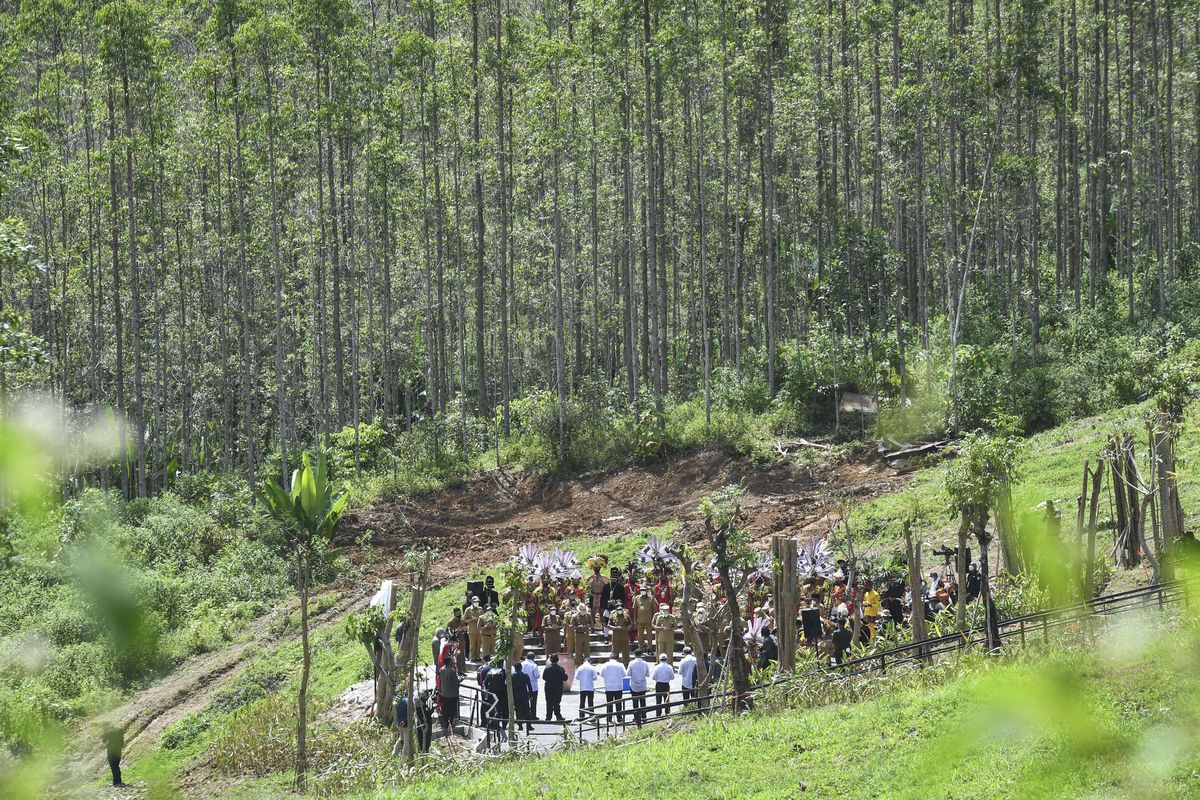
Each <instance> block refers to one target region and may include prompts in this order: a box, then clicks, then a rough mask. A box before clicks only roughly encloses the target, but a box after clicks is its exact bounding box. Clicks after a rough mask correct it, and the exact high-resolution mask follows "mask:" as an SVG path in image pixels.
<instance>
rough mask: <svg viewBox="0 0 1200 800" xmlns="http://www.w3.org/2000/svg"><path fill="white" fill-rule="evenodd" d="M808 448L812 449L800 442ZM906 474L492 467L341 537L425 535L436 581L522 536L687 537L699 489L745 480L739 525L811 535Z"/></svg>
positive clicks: (696, 533) (716, 457) (713, 461)
mask: <svg viewBox="0 0 1200 800" xmlns="http://www.w3.org/2000/svg"><path fill="white" fill-rule="evenodd" d="M805 455H810V454H808V453H807V452H806V453H805ZM907 480H908V479H907V477H905V476H903V475H898V474H896V472H895V470H893V469H891V468H889V467H888V466H886V465H885V464H883V463H882V462H881V461H880V460H879V459H878V458H876V457H875V456H874V455H871V454H863V455H834V454H828V453H825V452H819V453H818V454H817V455H816V459H815V460H814V461H811V462H810V461H808V460H805V459H804V458H785V459H783V460H781V461H779V462H778V463H775V464H772V465H770V466H766V467H763V466H759V465H756V464H754V463H752V462H751V461H749V460H748V459H745V458H742V457H740V456H739V455H737V454H736V453H734V452H731V451H729V450H726V449H719V448H703V449H698V450H691V451H687V452H684V453H681V454H678V455H675V456H673V457H669V458H666V459H663V460H662V461H658V462H655V463H653V464H648V465H637V466H628V467H622V468H619V469H615V470H609V471H605V472H597V473H593V474H589V475H584V476H582V477H577V478H570V479H566V478H545V477H536V476H530V475H523V474H520V473H508V474H490V475H484V476H479V477H475V478H472V479H470V480H468V481H466V482H464V483H463V484H461V485H459V486H456V487H452V488H449V489H446V490H444V491H441V492H438V493H436V494H432V495H429V496H425V497H418V498H414V499H400V500H396V501H391V502H385V503H380V504H377V505H376V506H375V507H373V508H371V509H368V510H363V511H357V512H354V513H352V514H349V515H347V517H346V519H345V521H344V524H343V526H342V533H341V534H340V537H339V541H340V543H341V544H343V545H349V544H351V543H352V542H353V541H354V538H355V537H357V536H360V535H361V534H362V533H364V532H365V531H367V530H371V531H373V532H374V537H373V542H374V545H375V546H376V547H377V548H378V549H379V550H380V551H382V552H383V553H385V554H398V553H399V552H402V551H403V550H405V549H407V548H410V547H413V546H416V545H429V546H431V547H433V548H434V549H435V550H437V551H438V552H439V553H441V554H443V555H444V556H446V557H444V558H441V559H439V560H438V562H437V566H436V570H437V577H438V578H439V579H450V578H458V577H462V576H463V575H466V574H468V573H469V572H471V571H472V570H474V569H476V568H480V567H489V566H492V565H494V564H497V563H499V562H501V561H503V560H505V559H506V558H508V557H509V556H511V555H513V554H514V553H516V551H517V549H518V548H519V547H520V546H521V545H522V544H525V543H526V542H537V543H539V544H551V543H554V542H557V541H562V540H563V539H574V538H580V537H595V538H601V537H607V536H613V535H616V534H619V533H622V532H625V531H629V530H633V529H639V528H645V527H650V526H656V525H661V524H663V523H665V522H669V521H672V520H676V521H678V522H679V523H680V527H681V533H682V534H683V536H685V537H686V538H688V539H690V540H697V539H699V537H700V536H701V534H702V528H701V517H700V512H699V503H700V499H701V498H702V497H704V496H705V495H707V494H710V493H712V492H713V491H714V490H716V489H719V488H720V487H722V486H725V485H728V484H731V483H744V484H745V486H746V497H745V500H744V502H743V504H742V508H743V512H744V524H745V525H746V526H747V528H748V529H749V530H750V531H751V533H752V534H753V535H754V538H755V539H756V540H760V541H761V540H764V539H766V538H767V537H769V536H770V535H771V534H775V533H785V534H790V535H793V536H799V537H804V538H808V537H811V536H818V535H821V534H823V533H825V532H826V531H827V530H828V529H829V527H830V525H831V523H832V522H833V521H835V520H836V519H837V512H836V503H835V502H834V498H835V496H836V495H838V494H842V495H852V496H854V497H856V498H858V499H859V500H866V499H870V498H872V497H875V496H878V495H880V494H884V493H887V492H892V491H896V490H897V489H899V488H901V487H903V486H904V485H905V484H906V483H907Z"/></svg>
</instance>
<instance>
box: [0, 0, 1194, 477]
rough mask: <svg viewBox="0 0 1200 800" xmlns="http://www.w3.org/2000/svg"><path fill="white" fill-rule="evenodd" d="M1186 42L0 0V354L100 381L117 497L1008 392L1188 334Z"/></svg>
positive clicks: (950, 424) (29, 371)
mask: <svg viewBox="0 0 1200 800" xmlns="http://www.w3.org/2000/svg"><path fill="white" fill-rule="evenodd" d="M1198 63H1200V11H1198V9H1197V5H1196V2H1195V0H1167V1H1166V2H1154V0H1128V1H1127V2H1122V3H1105V4H1099V3H1078V2H1076V1H1075V0H1028V1H1023V2H1012V1H1011V0H1000V1H999V2H996V3H981V2H958V3H950V4H936V3H914V2H909V1H908V0H891V2H889V3H885V2H881V1H880V0H859V1H858V2H849V0H838V2H834V1H833V0H828V2H812V0H802V2H795V3H782V2H779V0H762V1H761V2H758V3H746V2H739V0H642V2H641V3H629V2H621V0H616V1H615V2H614V1H613V0H581V2H572V1H571V0H568V2H566V3H559V2H547V3H539V4H532V3H523V2H513V1H512V0H468V1H467V2H459V1H458V0H414V1H413V2H396V1H395V0H369V1H368V0H355V2H348V1H344V0H297V1H296V2H279V1H278V0H267V1H266V2H239V0H217V1H216V2H211V1H210V0H199V1H198V2H194V3H177V2H170V1H169V0H148V2H141V1H140V0H113V1H112V2H108V3H96V2H92V3H82V2H75V1H74V0H31V1H30V2H22V3H6V4H4V7H3V10H2V11H0V120H2V121H3V131H0V134H2V135H0V143H2V145H3V146H2V147H0V220H2V221H0V335H2V336H3V337H4V338H3V339H2V340H0V392H16V391H19V390H27V389H40V390H43V391H48V392H50V393H51V394H53V395H54V396H56V397H57V398H60V399H61V400H63V401H65V403H66V404H67V405H69V406H71V407H74V408H80V409H100V408H105V409H112V410H113V411H114V412H115V414H116V416H117V418H118V419H120V420H124V423H123V424H124V436H123V437H121V442H122V444H121V448H120V449H121V455H122V459H121V460H120V464H121V465H122V466H121V467H116V468H108V467H101V468H96V470H95V474H96V475H97V476H98V477H99V478H100V480H101V482H104V483H108V484H109V485H115V484H118V483H119V484H120V486H121V487H122V488H123V490H124V491H125V493H126V494H127V495H146V494H147V493H152V492H154V491H157V490H159V489H162V488H165V487H167V486H169V485H170V484H171V482H172V481H174V480H175V476H176V475H177V474H180V473H188V472H195V471H199V470H202V469H205V468H210V469H236V470H240V471H242V472H244V473H246V475H247V477H249V478H250V479H252V480H253V479H255V478H256V477H257V476H258V475H259V474H260V473H262V472H263V471H264V470H271V471H272V472H275V473H279V474H287V473H288V472H289V471H290V467H292V466H294V465H295V464H296V463H297V461H298V457H297V456H296V455H295V454H296V453H297V452H298V451H300V450H303V449H306V448H311V447H312V445H313V444H314V443H315V442H316V441H317V440H318V439H320V438H321V437H322V436H328V435H330V434H335V435H339V432H342V431H345V430H349V431H350V432H351V433H350V436H349V440H348V441H345V442H344V443H345V444H347V445H348V446H349V452H350V456H349V464H351V465H353V466H354V467H356V468H361V466H362V459H363V458H364V452H363V449H362V448H363V447H364V440H366V439H370V438H371V437H377V436H379V435H381V433H380V432H381V431H382V432H385V433H387V434H388V435H395V434H396V432H398V431H401V430H408V429H410V428H414V427H415V428H424V429H426V430H430V431H432V433H431V436H432V437H433V441H434V446H435V447H436V448H439V453H440V452H441V451H443V450H445V451H452V452H453V451H461V452H462V453H464V454H465V453H469V452H480V451H486V450H487V449H488V446H489V442H491V441H494V440H498V437H500V436H502V435H504V434H509V433H510V432H512V430H513V429H514V428H515V427H520V426H522V425H525V426H530V425H542V426H543V428H544V431H545V433H546V436H547V438H548V440H550V441H552V442H554V443H555V444H554V446H555V448H556V451H557V452H556V457H557V460H558V462H559V463H567V462H570V461H572V459H576V460H577V459H578V458H579V456H578V449H572V440H573V438H575V439H578V438H579V437H584V438H586V436H587V433H586V430H585V429H586V428H587V427H588V426H589V425H591V426H594V425H596V424H597V422H596V420H598V419H618V420H621V421H622V424H626V425H628V426H629V427H630V428H631V429H633V430H635V431H636V430H639V429H638V426H639V425H641V424H642V423H643V422H645V421H646V420H649V423H648V427H649V429H651V432H650V433H646V432H644V431H643V432H640V433H636V434H635V435H634V436H633V447H634V449H635V450H639V451H640V450H641V449H642V448H647V447H650V448H652V447H653V446H654V445H655V442H656V441H658V439H657V438H656V437H655V435H654V434H653V433H652V429H653V428H654V426H655V424H657V425H659V426H661V425H662V420H663V418H664V415H666V414H668V413H669V411H670V409H671V408H673V407H676V406H678V405H679V404H687V403H689V402H690V403H693V404H694V405H693V406H692V408H693V409H694V410H696V411H697V413H699V411H698V409H699V408H700V406H699V405H695V404H697V403H699V402H703V411H704V420H705V425H706V427H707V424H708V421H709V418H710V415H711V414H712V413H713V409H714V408H715V409H725V410H730V409H732V410H733V411H735V412H753V413H765V412H768V411H772V412H773V413H777V414H779V418H778V424H780V425H785V426H791V427H794V428H797V429H804V428H806V427H812V426H830V427H835V428H836V427H838V426H840V425H841V424H842V420H841V419H840V416H839V413H838V410H837V409H838V398H839V397H840V396H841V394H842V393H844V392H850V391H854V392H861V393H865V394H871V395H874V396H876V397H878V398H879V399H880V400H881V402H882V403H883V406H884V411H883V414H882V415H881V421H883V422H885V423H887V424H889V425H890V426H892V430H891V433H892V434H894V435H895V436H897V437H905V436H920V435H923V434H930V433H936V432H939V431H944V430H946V429H953V430H969V429H972V428H975V427H978V426H981V425H984V426H986V425H987V424H988V423H989V420H991V419H993V418H995V417H996V415H997V414H1003V415H1008V416H1011V417H1015V418H1016V419H1017V420H1018V422H1019V424H1020V426H1021V427H1023V428H1024V429H1025V430H1034V429H1040V428H1044V427H1047V426H1049V425H1051V424H1054V423H1055V422H1056V421H1059V420H1061V419H1064V418H1069V417H1072V416H1076V415H1080V414H1085V413H1090V412H1094V411H1096V410H1098V409H1100V408H1104V407H1109V406H1112V405H1116V404H1119V403H1123V402H1130V401H1132V400H1135V399H1138V398H1140V397H1144V396H1147V395H1149V394H1152V393H1154V392H1157V391H1159V390H1161V389H1163V388H1169V386H1168V385H1167V384H1169V382H1170V380H1171V379H1172V378H1171V376H1172V375H1175V374H1177V373H1178V372H1179V371H1180V370H1181V369H1185V368H1187V369H1190V368H1192V366H1194V364H1195V362H1196V360H1197V355H1198V353H1200V351H1198V350H1196V349H1194V348H1193V349H1192V350H1188V349H1187V345H1188V342H1189V341H1191V340H1192V339H1193V338H1194V337H1195V336H1196V335H1197V334H1198V333H1200V323H1198V322H1197V319H1198V315H1197V313H1196V311H1197V310H1198V306H1200V295H1198V292H1200V287H1198V286H1197V283H1196V273H1197V268H1196V267H1197V259H1198V258H1200V250H1198V245H1197V240H1198V238H1200V149H1198V148H1200V68H1198ZM1181 350H1182V353H1181V354H1180V355H1179V356H1178V358H1179V359H1180V360H1177V361H1172V360H1171V359H1172V357H1174V356H1173V354H1176V353H1177V351H1181ZM701 398H702V401H701ZM773 424H775V423H773ZM340 435H342V436H343V438H344V436H345V435H344V434H340ZM593 438H594V439H598V438H601V437H595V436H594V437H593ZM368 444H369V443H368ZM573 454H574V455H573Z"/></svg>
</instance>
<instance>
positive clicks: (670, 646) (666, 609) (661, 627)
mask: <svg viewBox="0 0 1200 800" xmlns="http://www.w3.org/2000/svg"><path fill="white" fill-rule="evenodd" d="M676 624H678V620H676V619H675V615H674V614H672V613H671V607H670V606H668V605H664V606H663V607H662V609H661V610H660V611H659V612H658V613H657V614H655V615H654V649H655V660H657V659H658V656H662V655H665V656H666V657H667V662H668V663H670V662H671V661H674V660H675V626H676Z"/></svg>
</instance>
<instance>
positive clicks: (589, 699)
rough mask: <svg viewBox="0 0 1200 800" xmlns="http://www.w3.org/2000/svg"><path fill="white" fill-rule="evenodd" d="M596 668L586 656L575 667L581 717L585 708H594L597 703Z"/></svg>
mask: <svg viewBox="0 0 1200 800" xmlns="http://www.w3.org/2000/svg"><path fill="white" fill-rule="evenodd" d="M596 674H597V673H596V668H595V667H593V666H592V662H591V661H588V660H587V659H586V658H585V659H584V660H583V663H582V664H580V665H579V666H578V667H577V668H576V669H575V683H576V685H577V686H578V687H579V718H580V719H583V710H584V709H585V708H593V707H595V703H596V700H595V698H596Z"/></svg>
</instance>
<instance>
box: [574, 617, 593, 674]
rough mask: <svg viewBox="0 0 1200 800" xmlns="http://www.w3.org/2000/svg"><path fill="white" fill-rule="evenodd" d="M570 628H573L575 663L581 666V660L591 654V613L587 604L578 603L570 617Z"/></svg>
mask: <svg viewBox="0 0 1200 800" xmlns="http://www.w3.org/2000/svg"><path fill="white" fill-rule="evenodd" d="M571 621H572V627H574V628H575V663H576V664H582V663H583V660H584V659H585V658H587V657H588V656H590V655H591V654H592V640H591V636H590V633H591V630H592V612H591V610H590V609H589V608H588V607H587V604H585V603H580V604H579V605H578V607H576V609H575V613H574V614H573V615H572V617H571Z"/></svg>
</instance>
